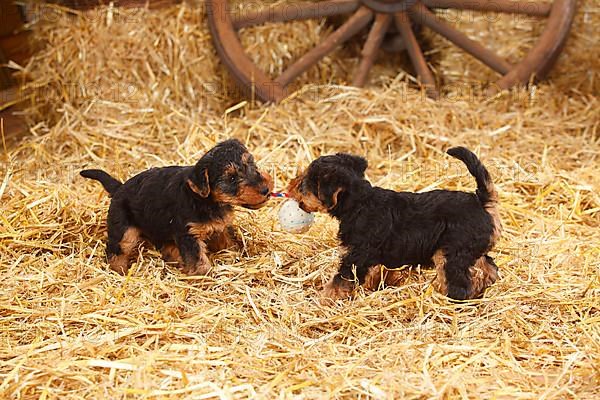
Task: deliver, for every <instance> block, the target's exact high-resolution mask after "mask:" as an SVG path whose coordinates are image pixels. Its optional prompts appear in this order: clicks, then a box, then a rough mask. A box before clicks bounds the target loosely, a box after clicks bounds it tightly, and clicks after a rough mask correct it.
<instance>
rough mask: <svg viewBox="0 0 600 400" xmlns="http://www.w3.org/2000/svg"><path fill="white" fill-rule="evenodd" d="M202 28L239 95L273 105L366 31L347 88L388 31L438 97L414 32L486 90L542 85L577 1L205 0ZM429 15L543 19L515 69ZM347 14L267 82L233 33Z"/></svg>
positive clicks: (361, 76)
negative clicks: (457, 61) (423, 31)
mask: <svg viewBox="0 0 600 400" xmlns="http://www.w3.org/2000/svg"><path fill="white" fill-rule="evenodd" d="M206 4H207V9H208V21H209V26H210V29H211V33H212V36H213V40H214V43H215V46H216V49H217V52H218V54H219V56H220V57H221V60H222V61H223V63H224V64H225V65H226V66H227V68H229V70H230V71H231V73H232V74H233V76H234V77H235V78H236V79H237V80H238V81H239V83H240V84H241V85H242V86H243V87H244V88H245V89H248V90H249V91H251V92H252V93H254V94H255V95H256V96H257V97H258V98H260V99H261V100H264V101H272V102H278V101H280V100H282V99H283V98H284V97H285V96H286V95H287V91H286V88H287V87H288V85H289V84H290V83H291V82H292V81H293V80H294V79H296V78H297V77H298V76H300V75H301V74H302V73H303V72H305V71H306V70H307V69H309V68H310V67H311V66H313V65H315V64H316V63H317V62H319V60H321V59H322V58H323V57H324V56H326V55H327V54H328V53H330V52H331V51H333V50H334V49H335V48H336V47H338V46H339V45H341V44H342V43H344V42H345V41H347V40H348V39H350V38H351V37H352V36H354V35H356V34H357V33H358V32H360V31H361V30H362V29H363V28H365V27H366V26H367V25H369V24H371V27H370V31H369V34H368V36H367V39H366V42H365V44H364V47H363V50H362V58H361V61H360V63H359V65H358V68H357V70H356V72H355V75H354V79H353V84H354V85H355V86H363V85H364V84H365V82H366V79H367V75H368V73H369V70H370V69H371V67H372V65H373V63H374V61H375V57H376V54H377V50H378V49H379V47H380V46H381V44H382V41H383V38H384V35H385V34H386V32H387V31H388V30H389V29H390V27H391V26H392V24H395V27H396V29H397V31H399V32H400V34H401V35H402V40H403V42H404V46H405V48H406V50H407V52H408V54H409V57H410V60H411V62H412V64H413V66H414V68H415V71H416V72H417V74H418V76H419V79H420V81H421V84H422V85H423V86H424V87H425V88H426V89H427V93H428V95H430V96H431V97H437V95H438V90H437V88H436V83H435V80H434V77H433V74H432V72H431V70H430V69H429V67H428V65H427V62H426V60H425V57H424V55H423V51H422V50H421V47H420V46H419V43H418V42H417V40H416V36H415V34H414V32H413V27H414V26H415V25H422V26H425V27H427V28H429V29H431V30H432V31H434V32H436V33H437V34H439V35H441V36H443V37H445V38H446V39H448V40H449V41H450V42H452V43H453V44H455V45H456V46H458V47H460V48H461V49H463V50H464V51H466V52H467V53H469V54H470V55H472V56H473V57H475V58H477V59H478V60H480V61H481V62H482V63H484V64H485V65H487V66H488V67H490V68H491V69H492V70H494V71H496V72H497V73H498V74H500V75H501V77H500V78H499V79H498V80H497V81H496V82H495V83H493V84H492V85H491V90H492V91H498V90H504V89H508V88H510V87H512V86H514V85H517V84H526V83H527V82H528V81H529V80H530V79H531V77H532V76H533V77H535V78H537V79H540V78H543V77H544V76H545V75H546V73H547V72H548V71H549V70H550V68H551V67H552V64H553V63H554V61H555V60H556V58H557V57H558V55H559V53H560V51H561V50H562V47H563V45H564V43H565V40H566V38H567V35H568V33H569V29H570V27H571V22H572V21H573V17H574V15H575V4H576V0H554V1H553V2H552V3H548V2H543V0H533V1H511V0H324V1H320V2H301V3H292V4H290V3H288V4H279V5H275V6H271V7H265V8H263V9H260V10H252V11H247V12H240V13H235V14H234V15H232V13H231V12H230V7H229V2H228V0H207V2H206ZM436 8H443V9H457V10H474V11H489V12H496V13H518V14H525V15H530V16H537V17H540V18H542V19H544V18H545V19H546V27H545V29H544V31H543V32H542V34H541V36H540V37H539V39H538V41H537V43H536V44H535V45H534V47H533V48H532V49H531V50H530V51H529V53H527V55H526V56H525V57H524V58H523V59H522V60H521V61H520V62H519V63H518V64H510V63H509V62H507V61H506V60H504V59H503V58H502V57H500V56H499V55H497V54H496V53H495V52H493V51H492V50H490V49H488V48H486V47H485V46H483V45H482V44H480V43H479V42H477V41H475V40H472V39H470V38H469V37H467V36H466V35H465V34H463V33H461V32H460V31H458V30H456V29H455V28H454V27H452V26H451V25H449V24H447V23H446V22H444V21H443V20H441V19H440V18H438V17H437V16H436V15H435V14H434V13H433V12H432V11H431V10H432V9H436ZM335 15H348V16H349V17H348V19H347V20H346V21H345V22H344V23H343V24H342V25H341V26H340V27H339V28H337V29H336V30H334V31H333V32H332V33H331V34H330V35H329V36H328V37H327V38H325V39H324V40H323V41H322V42H321V43H319V44H318V45H316V46H315V47H313V48H312V49H311V50H309V51H308V52H307V53H306V54H304V55H303V56H301V57H300V58H299V59H298V60H296V61H295V62H293V63H292V64H291V65H290V66H289V67H288V68H287V69H286V70H285V71H283V73H282V74H281V75H280V76H278V77H277V78H275V79H271V78H269V77H268V76H267V75H266V74H265V73H264V72H262V71H261V70H260V69H259V68H258V67H257V66H256V65H255V64H254V63H253V62H252V61H251V60H250V58H249V57H248V55H247V54H246V52H245V51H244V48H243V47H242V45H241V43H240V40H239V37H238V34H237V30H238V29H240V28H244V27H249V26H254V25H259V24H263V23H265V22H287V21H298V20H305V19H312V18H314V19H316V18H323V17H330V16H335Z"/></svg>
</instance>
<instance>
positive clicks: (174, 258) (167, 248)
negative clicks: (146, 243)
mask: <svg viewBox="0 0 600 400" xmlns="http://www.w3.org/2000/svg"><path fill="white" fill-rule="evenodd" d="M160 254H161V255H162V258H163V260H165V261H166V262H176V263H178V264H179V265H183V260H182V258H181V254H180V253H179V249H178V248H177V246H176V245H175V244H174V243H170V244H166V245H164V246H163V247H162V248H161V249H160Z"/></svg>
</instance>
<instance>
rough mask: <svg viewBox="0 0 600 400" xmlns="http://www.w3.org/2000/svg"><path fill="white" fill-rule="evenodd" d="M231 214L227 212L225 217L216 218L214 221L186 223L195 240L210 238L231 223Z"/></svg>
mask: <svg viewBox="0 0 600 400" xmlns="http://www.w3.org/2000/svg"><path fill="white" fill-rule="evenodd" d="M231 220H232V215H231V214H227V215H226V216H225V218H218V219H215V220H214V221H209V222H204V223H196V222H192V223H189V224H188V225H187V227H188V232H189V233H190V235H192V236H194V237H195V238H196V239H197V240H202V241H205V240H207V239H209V238H210V236H211V235H213V234H216V233H221V232H223V231H224V230H225V228H226V227H227V226H228V225H229V224H230V223H231Z"/></svg>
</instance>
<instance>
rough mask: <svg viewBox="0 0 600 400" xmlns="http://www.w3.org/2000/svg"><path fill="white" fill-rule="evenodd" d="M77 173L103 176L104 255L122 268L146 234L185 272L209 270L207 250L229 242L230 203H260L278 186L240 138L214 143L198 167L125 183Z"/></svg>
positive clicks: (160, 171) (159, 170)
mask: <svg viewBox="0 0 600 400" xmlns="http://www.w3.org/2000/svg"><path fill="white" fill-rule="evenodd" d="M80 174H81V176H83V177H85V178H90V179H95V180H97V181H100V183H101V184H102V186H104V189H106V191H107V192H108V193H109V195H110V196H111V197H112V200H111V203H110V207H109V209H108V222H107V225H108V243H107V246H106V255H107V258H108V262H109V264H110V268H111V269H112V270H114V271H116V272H118V273H120V274H126V273H127V271H128V270H129V264H130V258H131V256H132V253H133V251H134V250H135V249H136V247H137V246H138V243H139V242H140V241H141V240H142V239H144V240H147V241H149V242H150V243H152V244H153V245H154V246H155V247H156V248H157V249H159V250H160V252H161V253H162V256H163V258H164V259H165V260H166V261H175V262H177V263H178V264H179V265H180V267H181V269H182V270H183V272H185V273H186V274H190V275H196V274H200V275H202V274H206V273H207V272H208V271H209V270H210V261H209V259H208V257H207V255H206V248H207V247H209V248H210V249H211V250H213V251H218V250H221V249H223V248H226V247H229V246H230V245H231V244H232V241H231V238H230V236H229V230H230V229H229V227H230V223H231V220H232V214H233V206H242V207H245V208H250V209H257V208H260V207H262V206H264V205H265V204H266V202H267V201H268V200H269V198H270V194H271V191H272V189H273V183H272V180H271V177H270V176H269V175H268V174H267V173H265V172H260V171H259V170H258V168H257V167H256V164H255V163H254V159H253V157H252V155H251V154H250V153H249V152H248V150H247V149H246V147H244V145H242V143H240V142H239V141H238V140H235V139H230V140H226V141H224V142H222V143H219V144H217V145H216V146H215V147H214V148H212V149H211V150H210V151H208V152H207V153H206V154H205V155H204V156H203V157H202V158H201V159H200V160H199V161H198V162H197V163H196V165H194V166H187V167H179V166H170V167H163V168H151V169H149V170H147V171H144V172H141V173H140V174H138V175H136V176H134V177H133V178H131V179H129V180H128V181H126V182H125V183H121V182H119V181H118V180H116V179H115V178H113V177H112V176H110V175H109V174H107V173H106V172H104V171H101V170H97V169H90V170H84V171H81V173H80Z"/></svg>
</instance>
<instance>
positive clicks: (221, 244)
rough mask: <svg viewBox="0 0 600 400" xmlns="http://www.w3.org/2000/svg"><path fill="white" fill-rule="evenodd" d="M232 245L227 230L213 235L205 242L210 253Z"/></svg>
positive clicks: (232, 242)
mask: <svg viewBox="0 0 600 400" xmlns="http://www.w3.org/2000/svg"><path fill="white" fill-rule="evenodd" d="M234 244H235V242H234V241H233V239H232V238H231V236H230V235H229V230H228V229H224V230H223V231H221V232H216V233H214V234H213V235H211V236H210V238H209V239H208V241H207V242H206V245H207V246H208V249H209V250H210V251H221V250H224V249H227V248H230V247H232V246H233V245H234Z"/></svg>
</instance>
